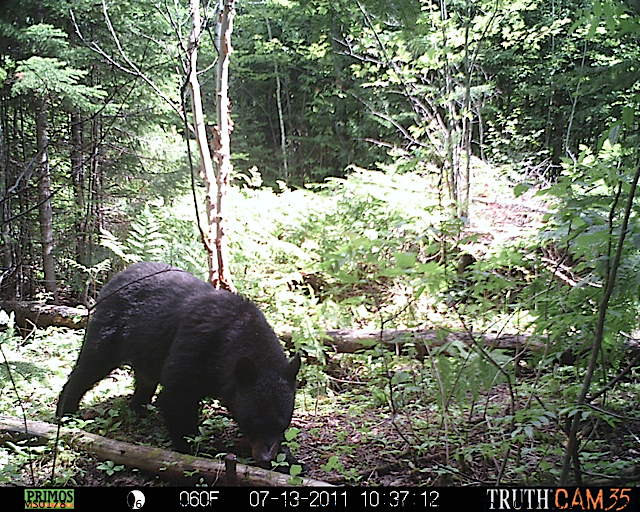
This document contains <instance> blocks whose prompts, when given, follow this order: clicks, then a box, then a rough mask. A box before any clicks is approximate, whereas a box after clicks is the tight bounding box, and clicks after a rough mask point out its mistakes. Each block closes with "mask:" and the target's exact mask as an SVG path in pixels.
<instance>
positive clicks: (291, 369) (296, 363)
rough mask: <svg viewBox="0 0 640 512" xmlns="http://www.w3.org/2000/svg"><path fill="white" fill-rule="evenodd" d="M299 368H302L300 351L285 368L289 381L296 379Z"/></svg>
mask: <svg viewBox="0 0 640 512" xmlns="http://www.w3.org/2000/svg"><path fill="white" fill-rule="evenodd" d="M298 370H300V353H299V352H298V353H297V354H296V355H295V356H293V357H292V358H291V360H290V361H289V365H288V366H287V368H286V370H285V378H286V379H287V380H288V381H289V382H294V381H295V380H296V375H298Z"/></svg>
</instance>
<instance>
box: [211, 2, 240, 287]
mask: <svg viewBox="0 0 640 512" xmlns="http://www.w3.org/2000/svg"><path fill="white" fill-rule="evenodd" d="M234 15H235V0H224V5H223V9H222V12H221V13H220V19H219V31H218V34H219V40H218V41H217V42H218V45H217V47H218V65H217V67H216V93H217V115H218V125H217V126H216V129H215V133H214V136H215V137H214V139H215V154H214V160H215V162H216V165H217V167H218V173H217V176H216V177H217V181H216V182H217V185H218V200H217V215H216V218H215V221H216V237H215V245H216V255H217V257H218V276H217V279H216V280H215V281H214V285H215V286H216V287H217V288H224V289H227V290H231V291H235V287H234V286H233V283H232V281H231V274H230V271H229V267H228V261H229V256H228V252H229V250H228V241H227V234H226V230H225V227H226V226H225V224H226V223H225V219H224V214H225V208H226V196H227V194H228V190H229V185H230V179H231V171H232V170H233V166H232V165H231V143H230V134H231V130H232V129H233V123H232V121H231V116H230V114H229V96H228V90H229V58H230V56H231V52H232V48H231V32H232V31H233V16H234Z"/></svg>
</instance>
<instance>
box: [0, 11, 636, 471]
mask: <svg viewBox="0 0 640 512" xmlns="http://www.w3.org/2000/svg"><path fill="white" fill-rule="evenodd" d="M183 4H185V2H164V1H157V0H136V1H129V2H122V1H121V2H109V1H106V0H105V1H102V0H67V1H64V2H61V1H54V0H7V1H5V2H3V4H2V10H1V11H0V50H1V51H0V178H1V180H0V202H1V210H0V237H1V245H0V257H1V258H2V261H1V267H2V268H1V269H0V270H1V272H2V274H1V276H0V277H1V279H0V286H1V288H0V295H1V297H2V299H3V300H5V299H18V300H35V299H39V300H51V299H54V300H58V301H65V302H72V303H74V304H76V303H79V302H80V303H84V304H87V305H89V304H91V301H92V300H93V299H94V298H95V295H96V292H97V290H98V289H99V287H100V285H101V284H102V283H103V282H104V281H105V280H106V279H107V278H108V277H109V276H110V275H112V274H113V273H114V272H115V271H117V270H118V269H120V268H123V267H124V266H125V265H127V264H129V263H131V262H133V261H140V260H163V261H167V262H169V263H173V264H176V265H178V266H181V267H182V268H185V269H186V270H189V271H191V272H194V273H196V274H198V275H202V276H204V275H205V273H206V272H205V262H206V257H205V253H204V251H203V248H202V244H201V242H200V234H199V231H198V229H197V223H196V221H195V209H194V198H195V199H196V202H197V203H198V204H199V205H201V204H203V201H202V195H203V187H202V186H201V183H200V180H199V178H198V175H197V170H195V171H194V172H193V179H194V182H195V191H194V192H193V194H192V191H191V179H192V171H191V170H190V168H189V160H188V158H187V145H186V144H187V143H186V142H185V139H186V138H190V139H191V138H192V137H191V136H190V135H189V136H188V133H187V132H186V131H185V123H184V120H183V119H181V117H180V115H181V112H182V111H183V107H184V105H182V103H181V102H182V100H181V98H182V97H183V95H182V91H181V85H182V84H183V82H184V76H182V75H181V73H182V69H183V68H182V60H181V59H183V58H184V55H183V54H182V53H181V52H182V45H183V43H184V41H182V40H180V38H179V34H180V30H179V29H178V28H177V27H178V26H180V24H181V23H184V21H185V20H186V19H187V17H188V12H187V5H183ZM636 4H637V3H636V2H619V1H617V0H553V1H551V2H544V1H540V0H497V1H496V0H491V1H489V0H480V1H471V0H449V1H445V0H440V1H433V0H397V1H396V0H394V1H391V2H380V1H377V0H356V1H353V0H332V1H328V0H264V1H260V2H249V1H243V0H238V2H237V9H238V12H237V16H236V21H235V29H234V35H233V37H234V40H233V44H234V53H233V55H232V64H231V83H230V96H231V101H232V112H231V115H232V117H233V119H234V122H235V129H234V132H233V134H232V149H233V159H234V165H235V175H234V183H233V186H232V188H231V191H230V194H229V204H230V205H231V206H230V208H231V211H230V213H229V240H230V244H231V268H232V272H233V274H234V281H235V283H236V285H237V286H238V289H239V290H240V291H241V292H242V293H244V294H246V295H248V296H250V297H252V298H253V299H255V300H256V301H257V302H258V303H259V304H260V306H261V307H262V309H263V310H264V311H265V312H266V314H267V316H268V317H269V320H270V321H271V323H272V324H273V325H274V326H275V327H276V330H278V331H285V330H292V331H293V334H292V344H293V346H294V347H295V348H297V349H298V350H301V351H302V352H303V354H304V355H305V356H306V357H307V363H308V364H307V366H306V368H304V370H303V372H304V378H305V385H304V387H303V390H302V393H301V396H302V398H301V403H300V409H302V410H305V412H308V411H310V410H313V411H314V412H317V411H318V410H319V409H321V410H322V409H323V408H326V410H327V411H329V412H328V414H329V415H331V414H336V415H337V413H336V411H337V410H338V408H340V407H342V408H343V410H344V411H347V412H346V413H345V416H344V417H341V420H342V421H345V422H347V423H349V422H351V421H353V422H354V423H355V420H354V419H353V418H356V417H360V416H362V420H361V421H362V422H363V423H362V424H358V426H357V427H354V428H355V429H356V430H358V429H360V430H358V431H359V432H360V435H362V436H363V437H362V438H363V440H362V442H363V443H367V446H372V447H375V448H376V450H382V452H383V453H384V454H385V455H388V456H389V457H390V458H392V459H393V460H394V461H400V462H399V463H400V464H401V465H402V466H403V467H404V468H408V469H407V471H408V472H410V473H411V474H412V480H411V483H434V482H436V483H440V484H449V483H460V482H465V483H467V482H469V481H472V482H474V483H487V482H491V483H492V484H495V483H502V482H508V483H510V484H523V483H524V484H542V483H544V484H556V483H558V482H561V483H562V484H564V483H566V482H567V479H569V480H573V481H574V482H581V481H588V480H589V479H592V475H594V474H597V475H607V476H609V477H612V478H613V477H616V478H617V479H618V480H615V481H616V482H625V483H626V482H630V481H633V478H632V477H623V476H621V475H624V474H625V470H627V469H628V468H631V467H633V466H634V465H635V464H636V463H637V460H635V458H634V457H635V456H634V455H633V453H637V450H636V451H635V452H632V453H631V454H630V453H629V452H628V451H627V450H626V449H625V447H627V445H628V443H631V444H630V445H633V446H634V447H636V448H637V440H636V441H633V439H634V433H633V430H634V427H633V425H638V422H639V421H640V418H638V417H637V415H636V413H635V411H636V410H637V399H636V398H635V397H636V396H637V369H636V366H635V365H636V363H637V361H638V358H639V356H637V355H636V354H637V346H636V345H637V342H636V340H635V339H634V332H635V331H636V330H637V327H638V314H637V312H638V309H637V308H638V305H639V304H638V302H639V291H640V278H639V277H638V276H639V275H640V232H639V231H638V230H639V228H638V222H637V219H638V215H639V213H640V211H639V210H638V205H637V200H635V194H636V184H637V181H638V173H639V169H640V167H639V165H640V164H639V161H640V154H639V152H638V147H639V143H640V141H639V139H638V138H639V135H638V133H639V131H638V119H639V116H638V104H639V102H640V90H639V87H640V80H639V77H640V75H639V73H640V71H639V67H638V66H639V62H640V45H638V39H639V38H640V9H638V7H637V5H636ZM202 10H203V15H204V17H205V20H206V22H205V26H206V29H205V33H204V34H203V37H202V39H201V43H200V48H199V55H200V66H201V75H200V77H201V85H202V90H203V97H204V102H205V108H206V106H207V105H208V106H209V107H210V110H209V111H208V112H207V113H206V114H207V116H208V124H209V125H213V124H214V121H213V116H215V112H214V109H213V103H214V101H213V100H214V97H215V90H214V89H213V80H212V79H211V78H210V76H209V73H210V72H211V65H212V64H213V62H214V61H215V58H216V51H215V47H214V34H213V31H214V30H215V23H214V21H213V20H214V19H215V7H213V6H212V5H209V4H207V6H204V2H203V9H202ZM191 142H193V141H191ZM193 153H194V154H195V152H193ZM514 205H516V206H514ZM200 209H202V208H201V207H200ZM501 212H505V213H501ZM523 212H524V213H523ZM485 221H486V223H485ZM496 224H499V228H496V229H493V228H495V227H496ZM510 230H512V231H510ZM52 273H53V274H52ZM52 275H53V278H52ZM1 320H2V324H3V325H5V324H10V323H11V322H10V320H9V319H8V318H5V317H4V316H3V317H2V319H1ZM336 328H369V329H378V330H383V329H408V328H421V329H424V328H429V329H432V330H433V331H435V332H436V334H435V339H436V341H438V343H436V342H434V343H431V342H429V343H424V342H423V341H421V340H420V339H419V338H410V339H408V340H407V339H402V340H396V341H397V343H396V349H397V350H396V354H395V355H390V352H389V351H388V350H386V349H384V348H383V344H382V343H379V342H370V343H369V345H368V346H367V348H364V349H361V350H360V351H358V352H357V353H356V354H338V353H336V352H335V351H334V350H333V349H332V348H329V345H327V344H326V343H324V341H325V337H324V331H325V330H327V329H336ZM449 331H458V333H459V334H460V333H461V334H460V337H458V338H455V339H453V340H450V341H449V342H447V343H440V342H442V341H443V340H444V339H445V338H446V336H447V333H448V332H449ZM496 333H498V335H499V334H501V333H511V334H513V333H517V334H526V335H527V336H528V338H527V340H528V341H527V343H526V344H525V345H524V346H522V345H520V346H518V348H517V349H513V348H512V347H511V348H509V349H506V348H504V347H497V346H496V345H492V344H490V343H488V341H487V340H488V336H489V334H494V335H495V334H496ZM60 337H62V338H63V339H62V340H61V339H60ZM47 340H53V342H52V343H51V344H49V342H48V341H47ZM432 341H433V340H432ZM0 342H2V344H3V345H2V346H4V347H5V348H6V350H5V352H4V354H3V355H2V357H3V361H0V362H1V363H2V366H0V370H2V372H1V373H0V381H2V382H3V383H4V382H8V380H7V379H8V378H9V374H10V373H11V372H17V373H18V374H19V377H18V386H17V389H16V392H18V393H19V394H20V393H22V394H24V390H25V389H30V387H35V389H37V391H35V392H34V393H32V394H31V396H30V397H29V398H28V399H26V400H25V401H26V402H27V403H28V404H29V403H30V404H31V405H27V407H31V409H30V412H29V414H30V415H33V416H34V417H35V416H37V417H40V418H43V419H51V418H52V414H53V409H51V408H50V407H49V405H50V403H51V400H52V398H53V397H54V396H55V393H53V392H52V391H44V387H46V386H50V387H51V388H52V389H59V387H60V386H59V384H60V382H59V381H60V380H61V376H62V374H63V373H66V372H67V370H68V369H69V365H70V364H71V363H72V360H73V357H70V354H69V353H68V352H70V351H71V349H70V345H73V344H75V345H77V343H78V342H79V340H73V341H70V339H69V338H68V337H64V336H61V335H60V333H55V334H51V333H46V334H45V333H44V332H43V331H39V332H38V333H37V334H36V335H34V338H33V339H29V338H27V341H25V342H23V341H21V340H20V339H19V338H18V337H17V336H14V333H13V331H12V330H11V329H9V330H7V331H3V333H2V338H1V339H0ZM365 345H366V343H365ZM53 346H55V348H53ZM49 352H51V354H49ZM42 353H47V354H49V355H50V357H48V358H43V357H42ZM7 363H8V364H7ZM46 364H49V369H50V372H51V375H50V376H49V377H45V376H43V373H42V371H41V369H42V368H43V367H45V366H46ZM7 369H8V370H10V371H5V370H7ZM356 377H357V378H356ZM40 386H43V387H42V388H40ZM7 389H8V388H7ZM41 389H42V390H41ZM494 393H499V394H500V396H501V397H502V399H501V400H498V401H492V398H491V397H492V394H494ZM96 396H98V395H96ZM95 401H97V402H100V397H99V396H98V398H96V400H95ZM496 402H499V403H496ZM13 403H14V398H13V395H12V394H8V393H5V394H2V395H0V411H2V412H5V411H6V412H8V413H10V414H17V413H16V412H15V407H14V405H13ZM309 403H311V404H312V405H309ZM114 410H117V408H115V409H109V410H108V411H106V412H105V410H101V412H100V414H106V415H109V414H111V415H112V417H111V420H109V421H112V423H113V422H115V420H114V419H113V418H114V417H115V416H117V415H118V414H119V413H118V412H114ZM371 411H373V412H374V414H372V415H368V413H369V412H371ZM372 417H373V418H375V419H376V421H377V420H378V419H379V418H382V417H383V418H384V421H387V423H388V424H389V425H393V430H392V432H398V433H399V435H398V436H397V438H396V439H395V440H393V441H392V440H386V439H385V434H384V433H380V432H379V431H377V428H370V427H371V426H372V423H368V422H373V424H375V425H377V424H376V423H375V421H374V420H372V419H371V418H372ZM434 418H437V420H434ZM102 419H103V420H104V418H102ZM104 421H106V420H104ZM118 421H120V418H118ZM129 421H133V420H130V419H129ZM309 421H311V420H310V419H309ZM359 421H360V420H359ZM89 423H91V422H89ZM95 423H96V425H97V426H98V427H99V426H100V421H98V420H97V421H96V422H95ZM349 424H350V423H349ZM118 425H119V424H118ZM82 426H83V427H87V428H91V425H90V424H86V425H85V424H83V425H82ZM300 426H302V427H304V426H303V425H300ZM112 427H113V424H110V425H109V426H108V428H106V431H109V429H111V430H117V428H112ZM580 429H584V430H580ZM97 430H98V431H100V432H103V431H104V430H105V429H103V430H100V429H99V428H98V429H97ZM585 432H589V434H588V435H587V434H586V433H585ZM581 433H582V434H584V435H583V437H582V438H581V437H580V436H581ZM386 434H387V435H388V432H387V433H386ZM580 439H582V442H581V444H579V443H578V440H580ZM396 441H397V442H396ZM162 442H163V440H162V439H160V440H159V444H162ZM633 443H636V444H633ZM352 444H353V443H352ZM318 445H319V446H318V447H317V450H316V452H317V453H316V456H315V459H314V462H318V464H317V466H320V464H323V466H322V467H323V469H324V471H325V472H327V473H331V472H333V473H334V474H335V473H338V474H340V475H341V478H342V479H343V480H341V481H347V482H350V483H357V482H362V478H363V474H365V473H366V471H364V470H365V469H367V468H363V467H361V465H360V466H359V465H358V461H357V457H355V456H353V455H352V451H353V450H354V448H353V447H351V448H350V447H349V446H350V445H349V442H348V440H347V439H345V438H341V437H340V436H339V435H338V434H336V439H334V441H333V444H331V447H330V449H326V446H322V444H321V443H318ZM565 446H567V448H565ZM381 447H382V448H381ZM383 448H384V449H383ZM12 449H13V452H11V451H10V450H9V451H7V452H6V453H5V452H0V454H1V456H0V465H1V466H3V467H5V471H4V473H5V474H6V475H7V476H6V477H5V478H7V479H8V480H9V481H17V480H19V479H20V478H21V477H20V476H19V472H20V468H22V467H23V463H24V462H25V460H26V459H25V458H24V457H25V456H24V452H22V451H21V449H20V448H19V447H16V446H15V445H14V448H12ZM574 450H575V451H574ZM433 452H437V453H438V455H439V459H438V462H437V463H433V464H432V459H429V455H430V454H432V453H433ZM67 455H68V454H67ZM574 456H575V457H574ZM43 460H44V459H43ZM46 460H47V461H49V460H50V459H46ZM612 460H613V461H614V463H611V461H612ZM578 462H579V464H578ZM604 462H606V465H603V463H604ZM65 463H66V464H67V465H66V466H64V471H62V472H61V473H60V474H58V476H57V477H56V478H57V480H56V483H58V484H62V483H68V482H71V483H73V482H76V483H78V482H79V481H83V480H80V479H79V478H80V477H79V475H77V474H74V472H73V469H72V463H70V462H69V460H66V461H65ZM570 466H571V467H572V468H573V472H572V473H571V475H569V474H568V472H569V467H570ZM105 467H108V466H105ZM7 468H9V469H7ZM478 468H481V469H478ZM110 470H111V471H112V472H113V467H111V469H110ZM375 483H380V482H375ZM387 483H388V482H387ZM405 483H406V482H405ZM600 484H602V482H600Z"/></svg>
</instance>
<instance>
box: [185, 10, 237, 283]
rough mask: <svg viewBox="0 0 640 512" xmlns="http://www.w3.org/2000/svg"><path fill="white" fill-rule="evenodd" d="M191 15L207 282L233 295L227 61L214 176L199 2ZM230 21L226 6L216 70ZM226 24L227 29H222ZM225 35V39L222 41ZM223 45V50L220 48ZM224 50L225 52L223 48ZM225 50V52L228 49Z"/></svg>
mask: <svg viewBox="0 0 640 512" xmlns="http://www.w3.org/2000/svg"><path fill="white" fill-rule="evenodd" d="M189 8H190V15H191V35H190V37H189V46H188V49H187V51H188V53H189V55H188V57H189V82H188V83H189V91H190V93H191V108H192V109H193V125H194V131H195V135H196V140H197V142H198V149H199V151H200V162H201V166H202V176H203V178H204V182H205V186H206V188H207V192H206V203H207V204H206V209H207V228H208V229H207V230H206V233H208V235H207V237H206V238H207V240H205V245H206V249H207V253H208V259H209V282H210V283H211V284H212V285H214V286H215V287H216V288H225V289H227V290H231V291H235V287H234V286H233V283H232V282H231V276H230V274H229V270H228V256H227V244H226V239H225V233H224V225H223V212H224V210H223V207H224V201H223V196H225V195H226V193H227V190H226V189H227V188H228V186H229V175H230V173H231V163H230V151H229V131H230V129H231V128H230V124H231V123H230V120H229V115H228V111H229V101H228V99H227V86H228V66H229V64H228V57H226V75H225V76H226V78H225V82H224V83H225V85H224V88H223V89H222V90H221V89H219V87H220V80H219V73H220V71H218V72H217V75H218V76H217V77H216V78H217V84H218V90H217V92H218V97H217V102H218V126H216V128H215V129H214V149H215V156H214V158H215V160H216V164H217V167H218V172H217V174H216V172H214V168H213V160H212V158H211V153H210V151H209V144H208V142H207V133H206V125H205V122H204V112H203V109H202V96H201V94H200V83H199V82H198V44H199V42H200V35H201V33H202V20H201V17H200V2H199V0H190V2H189ZM229 16H231V18H232V17H233V11H231V14H230V15H229V13H228V12H227V5H226V4H225V8H224V11H223V12H222V13H221V16H220V19H219V20H218V24H219V25H220V30H219V31H217V33H219V34H221V36H220V37H221V38H222V41H218V51H219V57H218V68H219V67H220V61H222V60H223V59H225V55H227V53H230V44H229V43H228V41H229V38H230V36H231V27H232V25H231V24H230V21H227V20H228V17H229ZM225 23H226V27H225ZM222 30H228V35H226V34H222ZM225 35H226V38H225ZM221 44H222V46H221ZM223 47H224V48H223ZM227 47H228V48H227ZM221 109H223V111H224V112H226V113H227V115H226V116H225V118H224V120H223V121H221V120H220V114H219V112H220V111H221ZM214 184H215V185H216V186H217V197H216V199H215V200H214Z"/></svg>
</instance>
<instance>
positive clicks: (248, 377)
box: [235, 357, 258, 386]
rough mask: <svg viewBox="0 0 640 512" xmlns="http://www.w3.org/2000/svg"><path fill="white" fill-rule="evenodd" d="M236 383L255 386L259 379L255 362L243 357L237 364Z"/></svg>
mask: <svg viewBox="0 0 640 512" xmlns="http://www.w3.org/2000/svg"><path fill="white" fill-rule="evenodd" d="M235 377H236V382H237V383H238V384H240V385H244V386H253V385H254V384H255V382H256V380H257V378H258V369H257V368H256V365H255V363H254V362H253V360H251V359H249V358H248V357H241V358H240V359H238V362H237V363H236V370H235Z"/></svg>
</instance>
